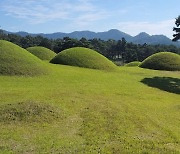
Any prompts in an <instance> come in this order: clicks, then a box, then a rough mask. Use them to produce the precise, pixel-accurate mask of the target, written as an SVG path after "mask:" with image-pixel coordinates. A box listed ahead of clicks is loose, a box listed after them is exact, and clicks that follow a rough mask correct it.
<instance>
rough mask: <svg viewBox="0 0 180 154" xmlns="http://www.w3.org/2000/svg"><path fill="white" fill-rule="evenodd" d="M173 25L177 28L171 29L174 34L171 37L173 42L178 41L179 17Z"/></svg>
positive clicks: (179, 34)
mask: <svg viewBox="0 0 180 154" xmlns="http://www.w3.org/2000/svg"><path fill="white" fill-rule="evenodd" d="M175 24H176V26H177V27H174V28H173V31H175V32H176V34H174V35H173V37H174V38H173V41H177V40H179V39H180V28H178V27H179V26H180V16H179V17H178V18H177V19H176V21H175Z"/></svg>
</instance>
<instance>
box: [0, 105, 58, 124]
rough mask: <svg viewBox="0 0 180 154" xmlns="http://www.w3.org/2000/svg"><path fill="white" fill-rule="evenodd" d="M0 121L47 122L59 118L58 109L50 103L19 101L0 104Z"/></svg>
mask: <svg viewBox="0 0 180 154" xmlns="http://www.w3.org/2000/svg"><path fill="white" fill-rule="evenodd" d="M0 115H1V116H0V122H3V123H10V122H47V123H50V122H52V121H54V120H57V119H58V118H61V114H60V111H59V110H58V109H57V108H55V107H52V106H50V105H46V104H43V103H34V102H21V103H16V104H7V105H3V106H0Z"/></svg>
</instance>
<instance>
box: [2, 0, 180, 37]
mask: <svg viewBox="0 0 180 154" xmlns="http://www.w3.org/2000/svg"><path fill="white" fill-rule="evenodd" d="M177 4H178V0H174V1H173V2H172V1H170V0H168V1H167V2H166V3H164V1H163V0H156V1H155V0H148V1H143V0H137V1H136V2H135V1H133V0H127V1H125V2H123V1H118V0H114V1H113V2H112V1H111V0H107V1H106V2H103V1H102V0H99V1H97V0H74V1H72V0H61V1H58V0H51V1H50V0H39V1H36V0H26V1H22V0H14V1H11V0H2V1H1V2H0V12H1V13H0V18H1V19H2V20H1V21H3V23H0V27H1V29H3V30H6V31H10V32H21V31H22V32H28V33H45V34H50V33H57V32H62V33H71V32H74V31H91V32H96V33H97V32H105V31H109V30H111V29H117V30H119V31H121V32H124V33H126V34H129V35H131V36H136V35H138V34H139V33H141V32H145V33H148V34H149V35H165V36H167V37H168V38H170V39H171V38H172V35H173V34H174V32H173V27H175V18H177V17H178V16H179V8H178V5H177Z"/></svg>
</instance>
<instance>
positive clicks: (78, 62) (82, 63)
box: [50, 47, 116, 70]
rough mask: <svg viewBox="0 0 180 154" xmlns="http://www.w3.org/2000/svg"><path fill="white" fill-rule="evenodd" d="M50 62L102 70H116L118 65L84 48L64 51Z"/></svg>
mask: <svg viewBox="0 0 180 154" xmlns="http://www.w3.org/2000/svg"><path fill="white" fill-rule="evenodd" d="M50 62H51V63H53V64H63V65H71V66H78V67H84V68H91V69H100V70H113V69H115V68H116V65H115V64H114V63H113V62H111V61H110V60H108V59H107V58H106V57H104V56H103V55H101V54H99V53H98V52H96V51H94V50H91V49H88V48H83V47H75V48H70V49H66V50H63V51H62V52H60V53H59V54H58V55H57V56H56V57H54V58H53V59H52V60H51V61H50Z"/></svg>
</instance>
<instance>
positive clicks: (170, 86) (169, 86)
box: [141, 77, 180, 94]
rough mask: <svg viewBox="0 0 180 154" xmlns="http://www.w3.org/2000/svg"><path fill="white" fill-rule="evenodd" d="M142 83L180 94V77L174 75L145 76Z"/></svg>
mask: <svg viewBox="0 0 180 154" xmlns="http://www.w3.org/2000/svg"><path fill="white" fill-rule="evenodd" d="M141 82H142V83H144V84H146V85H148V86H150V87H155V88H158V89H160V90H164V91H167V92H170V93H175V94H180V79H178V78H172V77H153V78H144V79H143V80H141Z"/></svg>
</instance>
